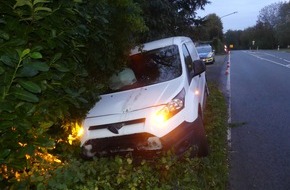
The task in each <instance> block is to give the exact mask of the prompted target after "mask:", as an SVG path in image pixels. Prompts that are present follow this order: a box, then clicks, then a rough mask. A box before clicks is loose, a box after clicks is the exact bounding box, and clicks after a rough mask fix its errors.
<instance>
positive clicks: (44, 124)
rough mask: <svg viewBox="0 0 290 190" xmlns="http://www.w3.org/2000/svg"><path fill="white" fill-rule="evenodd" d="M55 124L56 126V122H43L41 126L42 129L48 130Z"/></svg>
mask: <svg viewBox="0 0 290 190" xmlns="http://www.w3.org/2000/svg"><path fill="white" fill-rule="evenodd" d="M53 124H54V122H52V121H49V122H43V123H41V124H40V127H41V128H44V129H48V128H50V127H51V126H52V125H53Z"/></svg>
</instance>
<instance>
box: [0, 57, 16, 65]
mask: <svg viewBox="0 0 290 190" xmlns="http://www.w3.org/2000/svg"><path fill="white" fill-rule="evenodd" d="M0 61H1V62H2V63H4V64H5V65H7V66H10V67H15V64H14V63H13V61H12V60H11V58H10V57H8V56H6V55H2V56H1V57H0Z"/></svg>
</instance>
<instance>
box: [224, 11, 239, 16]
mask: <svg viewBox="0 0 290 190" xmlns="http://www.w3.org/2000/svg"><path fill="white" fill-rule="evenodd" d="M236 13H238V11H235V12H232V13H229V14H226V15H224V16H221V17H220V18H224V17H226V16H230V15H233V14H236Z"/></svg>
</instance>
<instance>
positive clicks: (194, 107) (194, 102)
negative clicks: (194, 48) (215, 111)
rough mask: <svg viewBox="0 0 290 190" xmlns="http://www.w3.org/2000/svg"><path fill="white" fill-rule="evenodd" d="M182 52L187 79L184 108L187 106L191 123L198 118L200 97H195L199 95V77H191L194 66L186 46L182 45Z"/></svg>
mask: <svg viewBox="0 0 290 190" xmlns="http://www.w3.org/2000/svg"><path fill="white" fill-rule="evenodd" d="M182 52H183V56H184V62H185V65H186V72H187V79H188V90H187V93H186V100H185V101H186V106H188V111H189V113H190V114H192V115H191V116H192V117H189V118H190V119H189V120H190V122H193V121H194V120H195V119H196V118H197V116H198V105H199V102H200V97H199V96H198V95H197V94H198V93H199V91H200V90H199V89H200V85H199V83H200V82H199V81H200V77H199V76H195V77H191V75H192V73H193V72H194V65H193V61H192V58H191V56H190V53H189V50H188V48H187V46H186V44H183V45H182Z"/></svg>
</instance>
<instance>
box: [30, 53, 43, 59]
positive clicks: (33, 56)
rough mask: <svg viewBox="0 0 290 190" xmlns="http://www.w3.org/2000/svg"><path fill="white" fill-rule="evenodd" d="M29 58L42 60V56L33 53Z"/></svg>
mask: <svg viewBox="0 0 290 190" xmlns="http://www.w3.org/2000/svg"><path fill="white" fill-rule="evenodd" d="M29 56H30V57H31V58H33V59H41V58H42V55H41V53H40V52H33V53H31V54H30V55H29Z"/></svg>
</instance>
